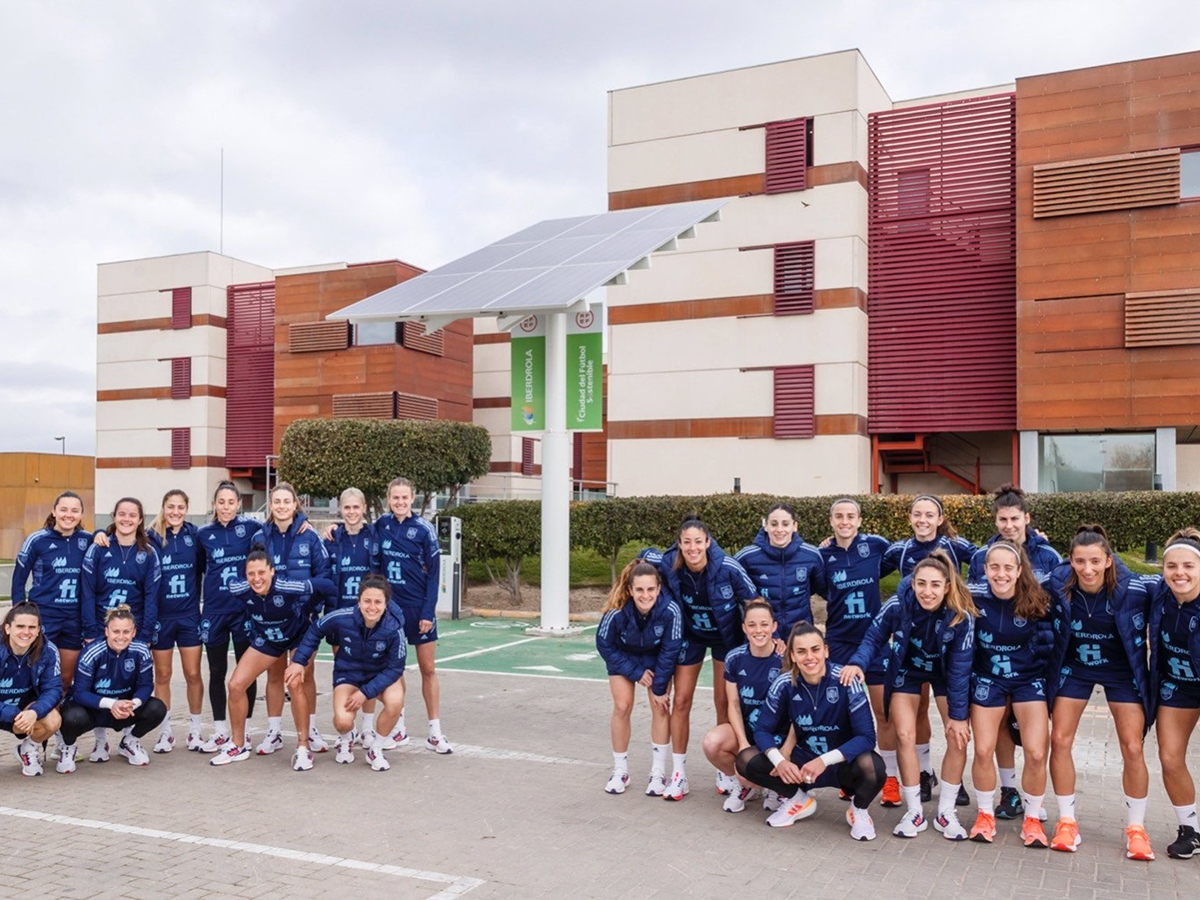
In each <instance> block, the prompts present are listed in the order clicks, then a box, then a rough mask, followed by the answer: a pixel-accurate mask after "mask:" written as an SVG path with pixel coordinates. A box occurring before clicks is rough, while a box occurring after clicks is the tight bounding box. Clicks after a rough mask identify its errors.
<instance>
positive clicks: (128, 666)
mask: <svg viewBox="0 0 1200 900" xmlns="http://www.w3.org/2000/svg"><path fill="white" fill-rule="evenodd" d="M136 667H137V661H136V660H134V659H133V658H132V657H130V658H129V659H127V660H125V671H126V672H132V671H133V670H134V668H136Z"/></svg>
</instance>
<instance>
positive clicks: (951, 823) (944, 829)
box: [933, 810, 968, 841]
mask: <svg viewBox="0 0 1200 900" xmlns="http://www.w3.org/2000/svg"><path fill="white" fill-rule="evenodd" d="M933 827H934V828H935V829H937V830H938V831H940V832H941V833H942V837H944V838H945V839H946V840H948V841H965V840H966V839H967V836H968V835H967V829H965V828H963V826H962V823H961V822H959V821H958V813H957V812H955V811H954V810H950V812H948V813H938V814H937V817H936V818H935V819H934V820H933Z"/></svg>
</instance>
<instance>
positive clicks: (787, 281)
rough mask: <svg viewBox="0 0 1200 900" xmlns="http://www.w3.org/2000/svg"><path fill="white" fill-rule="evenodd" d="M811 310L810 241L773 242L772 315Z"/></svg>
mask: <svg viewBox="0 0 1200 900" xmlns="http://www.w3.org/2000/svg"><path fill="white" fill-rule="evenodd" d="M812 311H813V242H812V241H799V242H797V243H794V244H776V245H775V315H777V316H795V315H801V314H804V313H810V312H812Z"/></svg>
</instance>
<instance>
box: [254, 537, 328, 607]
mask: <svg viewBox="0 0 1200 900" xmlns="http://www.w3.org/2000/svg"><path fill="white" fill-rule="evenodd" d="M305 521H306V520H305V518H304V516H303V515H301V514H300V513H297V514H296V517H295V518H294V519H293V520H292V522H291V524H290V525H288V527H287V530H286V531H283V532H281V531H280V530H279V527H278V526H277V525H276V524H275V523H274V522H268V523H267V524H266V525H265V526H264V527H263V532H262V540H263V548H264V549H265V550H266V551H267V558H268V559H270V560H271V565H272V566H274V568H275V576H276V577H277V578H281V579H283V580H285V581H308V582H309V584H310V585H311V590H312V596H311V597H310V598H309V600H308V603H309V609H310V611H312V612H314V613H316V612H319V611H320V610H321V609H322V607H323V606H324V604H325V603H326V602H328V601H330V600H333V599H335V598H336V597H337V587H336V585H334V583H333V566H332V564H331V563H330V561H329V551H328V550H326V549H325V542H324V541H322V540H321V537H320V535H318V534H317V533H316V532H315V531H314V530H312V529H311V528H310V529H309V530H308V531H305V532H301V531H300V528H301V527H302V526H303V525H304V522H305Z"/></svg>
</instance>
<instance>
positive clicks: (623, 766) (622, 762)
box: [613, 751, 629, 774]
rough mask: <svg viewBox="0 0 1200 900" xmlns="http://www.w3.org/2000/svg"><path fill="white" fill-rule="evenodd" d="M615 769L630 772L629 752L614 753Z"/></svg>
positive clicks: (615, 770)
mask: <svg viewBox="0 0 1200 900" xmlns="http://www.w3.org/2000/svg"><path fill="white" fill-rule="evenodd" d="M613 771H614V772H624V773H625V774H628V773H629V752H628V751H626V752H625V753H613Z"/></svg>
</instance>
